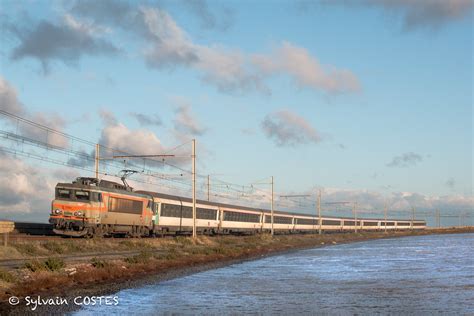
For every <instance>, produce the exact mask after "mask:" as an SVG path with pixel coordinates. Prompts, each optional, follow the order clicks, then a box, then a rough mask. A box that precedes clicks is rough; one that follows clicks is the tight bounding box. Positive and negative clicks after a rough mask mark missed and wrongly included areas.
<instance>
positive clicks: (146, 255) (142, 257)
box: [124, 251, 153, 264]
mask: <svg viewBox="0 0 474 316" xmlns="http://www.w3.org/2000/svg"><path fill="white" fill-rule="evenodd" d="M152 257H153V255H152V254H151V253H150V252H148V251H142V252H140V253H139V254H138V255H135V256H132V257H127V258H125V259H124V261H125V262H126V263H130V264H137V263H146V262H148V261H149V260H150V259H151V258H152Z"/></svg>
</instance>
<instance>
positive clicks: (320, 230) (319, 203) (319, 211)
mask: <svg viewBox="0 0 474 316" xmlns="http://www.w3.org/2000/svg"><path fill="white" fill-rule="evenodd" d="M318 223H319V234H320V235H321V234H322V233H323V227H322V225H323V223H322V220H321V189H319V192H318Z"/></svg>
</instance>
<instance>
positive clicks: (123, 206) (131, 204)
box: [109, 197, 143, 215]
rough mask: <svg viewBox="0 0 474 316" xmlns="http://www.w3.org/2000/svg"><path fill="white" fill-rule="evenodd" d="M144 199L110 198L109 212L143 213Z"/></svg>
mask: <svg viewBox="0 0 474 316" xmlns="http://www.w3.org/2000/svg"><path fill="white" fill-rule="evenodd" d="M142 210H143V201H136V200H129V199H121V198H116V197H110V198H109V212H116V213H129V214H137V215H138V214H142Z"/></svg>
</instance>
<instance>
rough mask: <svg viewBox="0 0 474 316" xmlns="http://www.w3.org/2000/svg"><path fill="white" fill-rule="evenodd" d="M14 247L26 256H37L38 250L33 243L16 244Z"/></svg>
mask: <svg viewBox="0 0 474 316" xmlns="http://www.w3.org/2000/svg"><path fill="white" fill-rule="evenodd" d="M14 247H15V248H16V249H17V250H18V251H19V252H21V253H23V254H26V255H37V254H39V250H38V248H37V247H36V246H35V245H34V244H33V243H18V244H15V245H14Z"/></svg>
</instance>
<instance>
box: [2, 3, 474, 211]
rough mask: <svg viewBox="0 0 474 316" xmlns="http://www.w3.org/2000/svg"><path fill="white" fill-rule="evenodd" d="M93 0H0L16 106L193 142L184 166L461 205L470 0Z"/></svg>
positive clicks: (166, 141) (96, 126)
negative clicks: (194, 158) (62, 36)
mask: <svg viewBox="0 0 474 316" xmlns="http://www.w3.org/2000/svg"><path fill="white" fill-rule="evenodd" d="M25 4H27V5H25ZM102 4H103V7H105V8H107V10H105V11H99V9H100V8H98V7H97V6H94V5H93V2H90V3H87V2H84V1H81V2H68V1H50V2H48V1H29V2H23V3H22V4H18V2H14V1H3V2H2V5H1V6H0V15H1V16H2V20H3V23H2V38H3V40H2V45H1V47H0V53H1V60H0V67H1V68H0V69H1V76H2V77H3V80H4V81H5V82H7V83H8V87H9V89H13V90H14V91H15V93H16V97H17V99H18V100H19V102H21V104H22V105H23V106H24V108H25V109H27V113H45V115H46V116H48V115H50V114H53V113H54V114H55V115H57V116H59V117H60V118H61V119H62V120H63V121H62V124H61V126H57V127H61V129H62V130H63V131H65V132H67V133H69V134H72V135H75V136H79V137H81V138H84V139H87V140H90V141H93V142H96V141H98V140H99V139H101V137H102V139H103V140H107V141H108V142H109V143H108V144H110V142H111V141H112V140H111V139H110V138H106V137H104V128H105V127H106V125H107V123H106V122H105V121H104V119H103V116H104V112H110V113H113V115H114V117H115V119H116V121H117V122H120V123H121V124H123V125H124V126H125V127H126V131H127V132H130V133H133V131H137V130H148V131H150V132H152V133H153V134H155V136H156V138H157V139H158V140H159V143H160V144H161V145H163V148H171V147H173V146H175V145H178V144H179V143H181V142H182V141H183V140H187V139H191V138H196V139H197V142H198V155H200V156H199V157H200V158H201V159H199V161H198V168H199V170H198V172H199V173H201V174H216V175H217V176H216V177H219V178H221V179H223V180H225V181H229V182H232V183H239V184H248V183H250V182H252V181H254V180H256V179H261V178H264V177H267V176H270V175H273V176H275V179H276V189H277V190H278V191H279V192H293V193H295V192H313V191H314V190H313V189H314V188H315V187H324V188H329V191H328V192H346V193H347V192H351V194H349V196H351V197H354V196H357V194H359V193H360V192H364V191H365V192H367V191H370V192H373V193H374V195H375V196H376V197H377V198H376V199H378V200H380V196H383V197H386V196H390V195H397V194H398V195H400V194H402V193H403V194H405V195H406V194H407V193H409V194H416V195H417V196H418V195H419V197H420V200H421V201H420V202H419V203H420V207H422V208H426V209H427V210H428V209H433V208H435V207H438V206H439V205H442V206H443V207H449V208H451V209H453V210H459V209H462V210H464V211H467V212H472V207H473V197H472V178H473V171H472V148H473V146H472V137H473V129H472V119H473V114H472V88H473V81H472V75H473V68H472V67H473V65H472V64H473V60H472V30H473V22H472V18H473V14H472V12H473V7H472V3H471V2H470V1H463V0H457V1H454V0H451V1H431V2H430V1H412V2H410V1H399V2H390V1H380V2H372V1H335V2H326V1H315V2H306V1H304V2H293V1H261V2H258V3H253V2H249V1H226V2H214V1H162V2H159V3H153V2H141V3H138V2H130V3H122V2H118V1H110V2H109V1H104V2H102ZM107 6H108V7H107ZM117 8H123V9H124V11H115V10H117ZM119 12H122V13H123V19H120V18H119V17H120V14H119ZM145 12H146V13H147V14H148V15H146V14H145ZM131 16H133V18H131ZM140 17H141V18H142V19H141V20H140V19H139V18H140ZM153 18H156V20H154V22H150V21H152V19H153ZM41 23H49V25H52V26H53V27H57V29H62V30H66V31H68V32H71V34H75V36H76V35H77V36H79V37H77V39H78V40H83V42H80V43H79V42H73V43H71V41H70V39H71V37H69V40H66V41H61V40H59V39H58V38H57V37H55V36H57V34H56V33H52V32H51V33H48V31H47V29H46V31H45V29H43V30H42V29H41V27H40V26H41ZM147 23H148V24H147ZM144 25H146V26H144ZM78 34H79V35H78ZM81 36H82V37H81ZM73 39H74V38H73ZM88 41H89V42H88ZM91 43H92V44H91ZM68 45H69V46H68ZM94 45H96V46H94ZM101 45H102V46H101ZM315 65H316V66H315ZM4 106H5V105H4ZM101 112H102V116H101ZM25 113H26V112H25ZM131 113H140V114H144V115H147V116H153V117H156V116H157V117H159V119H160V121H161V124H160V125H146V126H145V125H143V124H140V122H138V121H137V119H136V118H135V116H133V115H131ZM186 114H189V115H186ZM30 115H32V114H30ZM50 122H51V121H50ZM175 122H180V124H181V126H179V124H178V125H177V124H175ZM151 145H153V144H150V146H151ZM124 146H125V147H126V149H132V150H133V151H135V152H140V151H143V150H142V148H133V144H127V145H124ZM157 148H159V147H157ZM199 149H201V152H199ZM147 150H148V149H147ZM30 163H31V164H33V165H34V164H35V162H30ZM64 180H67V179H64ZM312 190H313V191H312ZM358 192H359V193H358ZM341 194H342V193H341ZM403 194H402V195H403ZM342 196H344V197H345V195H342ZM335 197H336V196H335ZM426 201H428V202H426ZM440 201H443V202H440ZM397 203H398V202H396V200H394V202H393V204H394V205H395V204H397ZM413 203H416V202H413ZM437 203H438V204H437ZM397 205H398V204H397ZM379 206H380V205H379V204H377V203H369V202H367V207H369V208H370V207H379ZM394 207H395V206H394ZM404 207H406V205H405V206H404Z"/></svg>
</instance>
